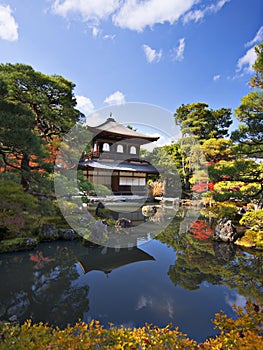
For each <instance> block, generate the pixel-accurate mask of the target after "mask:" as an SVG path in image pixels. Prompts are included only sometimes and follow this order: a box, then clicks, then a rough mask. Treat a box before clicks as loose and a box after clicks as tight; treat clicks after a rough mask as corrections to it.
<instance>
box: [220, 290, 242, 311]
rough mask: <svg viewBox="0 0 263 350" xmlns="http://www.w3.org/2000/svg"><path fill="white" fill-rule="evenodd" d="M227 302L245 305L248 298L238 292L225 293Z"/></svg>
mask: <svg viewBox="0 0 263 350" xmlns="http://www.w3.org/2000/svg"><path fill="white" fill-rule="evenodd" d="M225 301H226V304H228V305H229V306H231V307H233V305H236V306H241V307H242V308H244V307H245V305H246V301H247V299H246V298H245V297H243V296H242V295H239V294H238V293H235V292H234V293H231V294H226V295H225Z"/></svg>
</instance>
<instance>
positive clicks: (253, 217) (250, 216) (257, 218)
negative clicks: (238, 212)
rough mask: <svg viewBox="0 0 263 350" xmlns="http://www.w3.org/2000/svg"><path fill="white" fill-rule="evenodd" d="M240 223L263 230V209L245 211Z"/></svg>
mask: <svg viewBox="0 0 263 350" xmlns="http://www.w3.org/2000/svg"><path fill="white" fill-rule="evenodd" d="M239 223H240V225H244V226H248V227H251V228H254V229H258V230H263V209H257V210H255V211H249V212H247V213H245V214H244V215H243V217H242V219H241V220H240V221H239Z"/></svg>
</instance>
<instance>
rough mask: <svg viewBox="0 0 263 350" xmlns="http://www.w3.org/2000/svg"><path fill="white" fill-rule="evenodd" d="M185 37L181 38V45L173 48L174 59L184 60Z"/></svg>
mask: <svg viewBox="0 0 263 350" xmlns="http://www.w3.org/2000/svg"><path fill="white" fill-rule="evenodd" d="M184 49H185V39H184V38H181V39H179V45H178V46H177V47H176V48H174V49H173V54H172V56H173V57H172V58H173V60H174V61H182V60H183V59H184Z"/></svg>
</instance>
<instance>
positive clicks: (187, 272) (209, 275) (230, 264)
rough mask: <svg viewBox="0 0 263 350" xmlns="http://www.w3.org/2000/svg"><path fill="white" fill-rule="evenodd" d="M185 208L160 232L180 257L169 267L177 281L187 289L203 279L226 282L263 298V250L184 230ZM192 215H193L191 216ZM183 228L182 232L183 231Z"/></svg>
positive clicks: (248, 293)
mask: <svg viewBox="0 0 263 350" xmlns="http://www.w3.org/2000/svg"><path fill="white" fill-rule="evenodd" d="M185 210H187V209H181V211H179V212H178V215H177V216H176V217H175V219H174V220H173V222H172V223H171V224H170V225H169V226H168V227H167V228H166V229H165V230H164V231H163V232H162V233H161V234H160V235H159V236H158V239H159V240H160V241H161V242H163V243H166V244H168V245H169V246H171V247H173V248H174V250H175V252H176V261H175V264H174V265H171V266H170V267H169V271H168V275H169V277H170V279H171V281H172V282H173V283H174V284H175V285H180V286H181V287H183V288H185V289H187V290H194V289H198V288H199V286H200V284H201V283H202V282H203V281H207V282H209V283H211V284H224V285H226V286H228V287H229V288H231V289H234V288H237V290H238V293H239V294H241V295H243V296H245V297H247V298H248V297H251V298H256V299H259V300H262V299H263V293H262V292H263V254H262V252H253V253H251V254H248V253H246V252H244V251H242V250H241V249H240V248H239V247H236V246H235V245H232V244H227V243H221V242H213V241H212V237H211V238H208V239H204V238H205V237H204V236H205V235H207V232H209V229H208V228H205V225H200V220H202V219H199V220H198V221H199V223H198V224H199V225H200V227H203V229H204V230H205V232H204V235H202V232H200V235H197V232H196V225H195V226H193V228H194V230H191V229H190V230H189V231H188V232H182V231H180V228H181V227H182V226H181V222H182V220H183V218H184V216H185V214H184V213H183V211H185ZM189 218H190V216H189ZM179 232H180V233H179Z"/></svg>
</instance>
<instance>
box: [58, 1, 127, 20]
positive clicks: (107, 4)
mask: <svg viewBox="0 0 263 350" xmlns="http://www.w3.org/2000/svg"><path fill="white" fill-rule="evenodd" d="M119 4H120V1H119V0H107V1H105V0H96V1H94V0H55V1H54V4H53V6H52V11H53V12H54V13H55V14H57V15H60V16H63V17H68V16H76V17H80V18H81V19H82V20H83V21H84V22H94V23H99V21H100V20H102V19H105V18H107V17H108V16H109V15H110V14H112V13H113V12H114V11H115V10H116V9H117V8H118V7H119Z"/></svg>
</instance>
